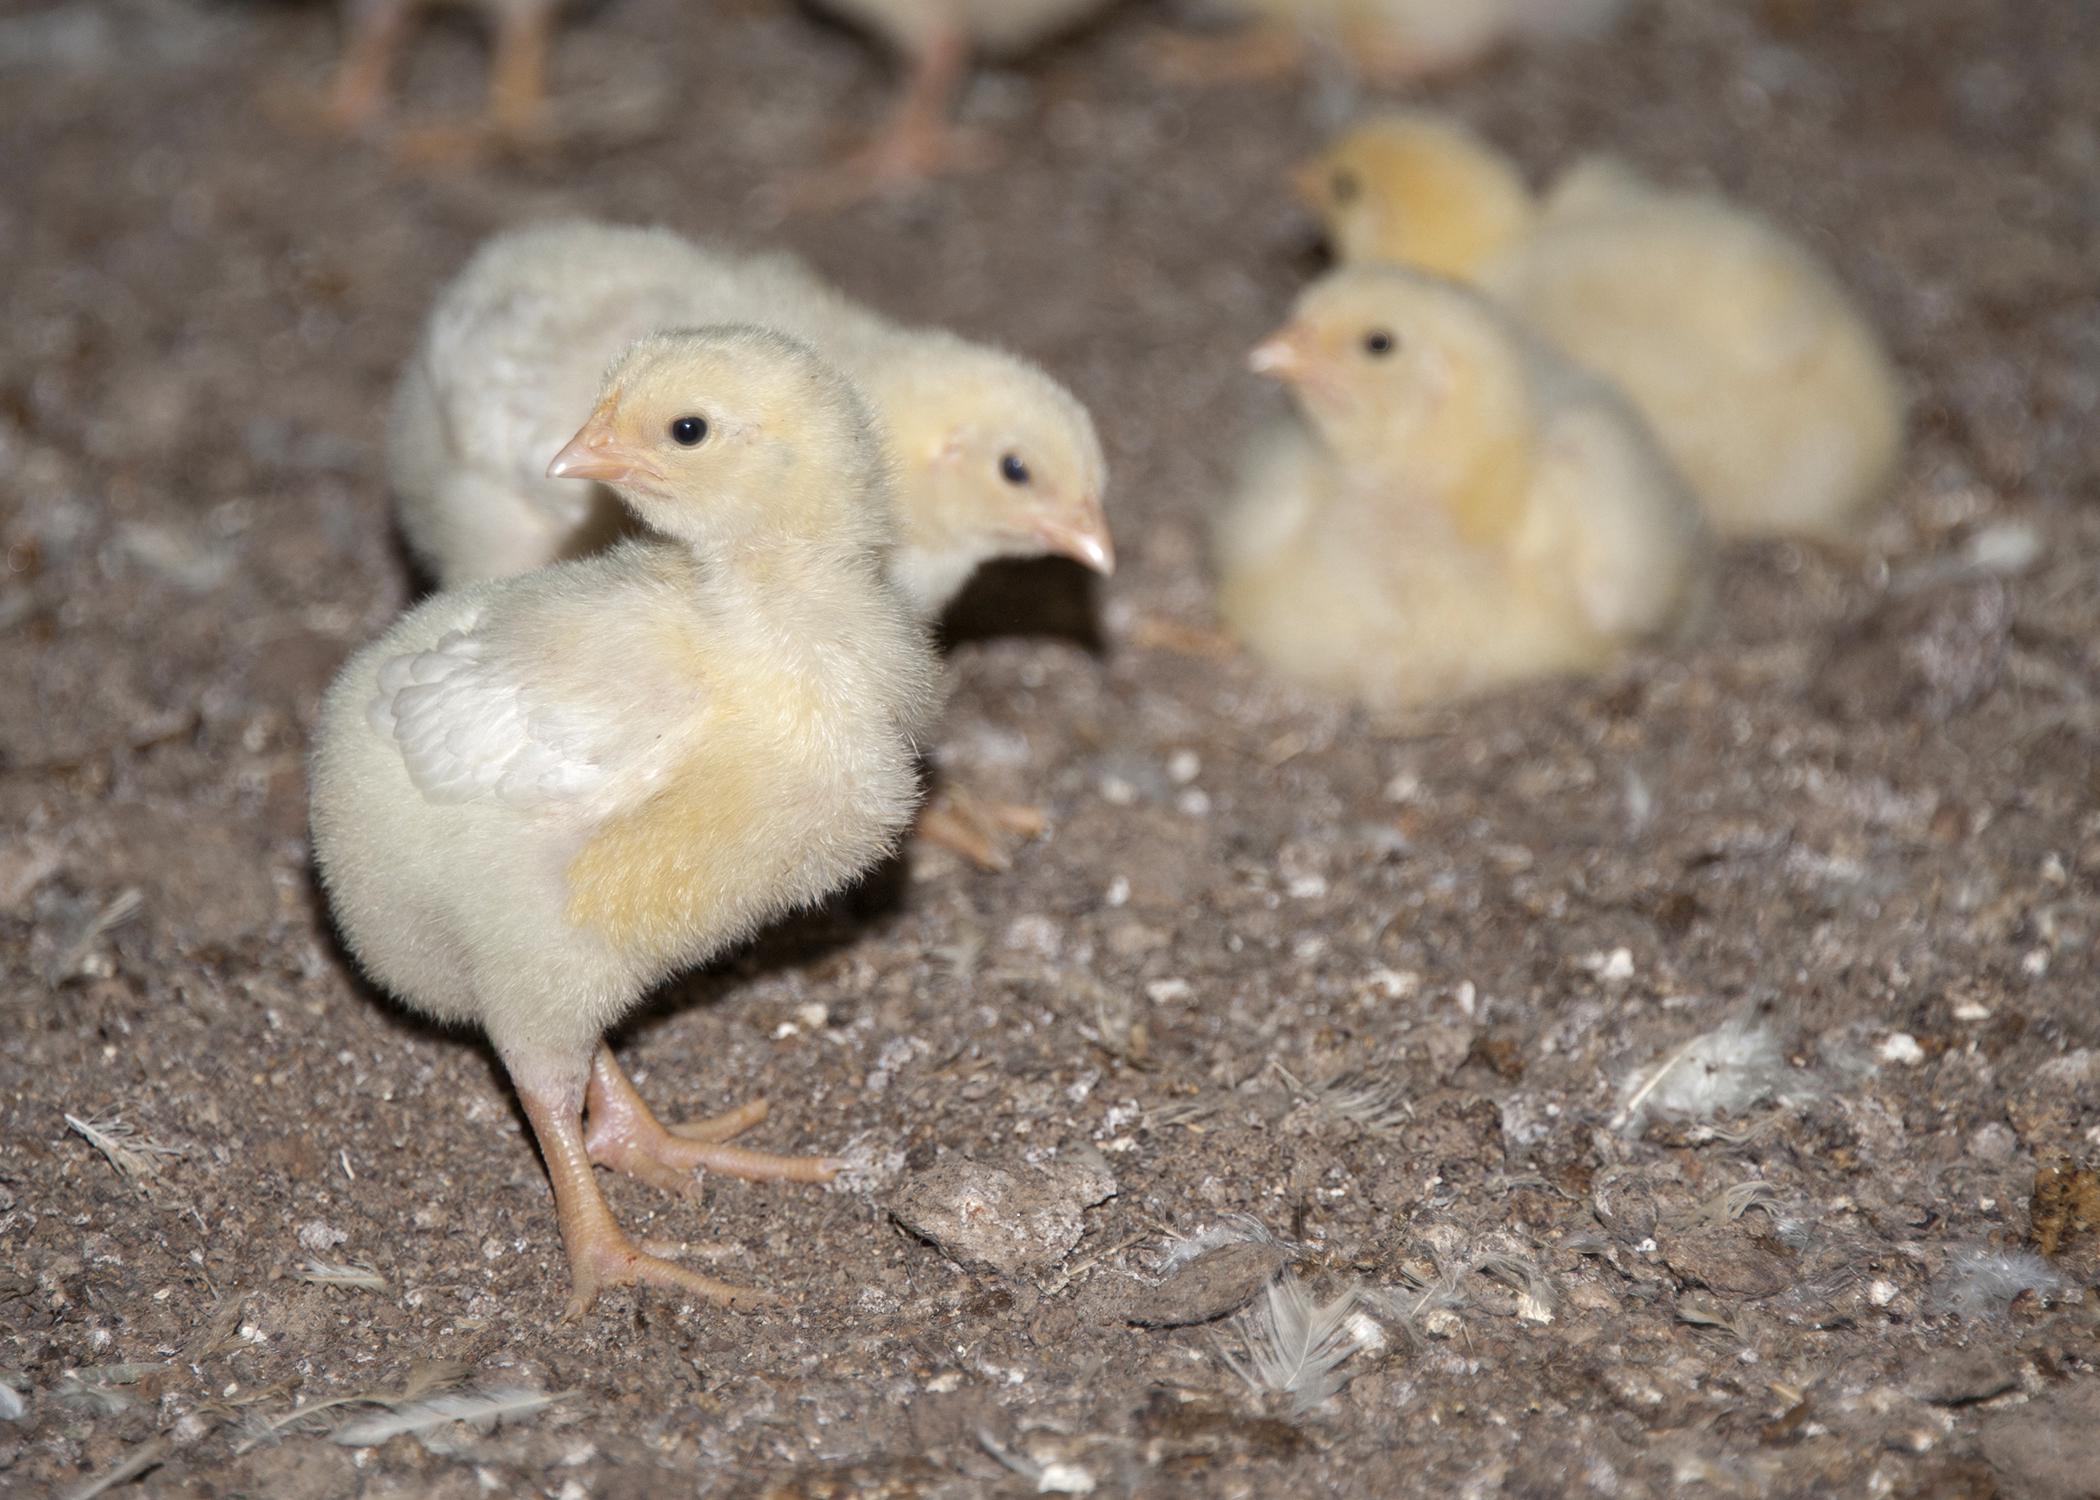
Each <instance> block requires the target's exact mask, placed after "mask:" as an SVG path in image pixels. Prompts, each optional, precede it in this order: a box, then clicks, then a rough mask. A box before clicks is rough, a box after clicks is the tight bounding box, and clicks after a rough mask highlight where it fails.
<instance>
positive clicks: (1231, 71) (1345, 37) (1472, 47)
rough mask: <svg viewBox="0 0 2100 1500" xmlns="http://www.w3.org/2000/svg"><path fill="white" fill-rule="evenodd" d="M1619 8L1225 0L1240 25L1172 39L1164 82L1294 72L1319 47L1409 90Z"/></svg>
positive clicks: (1502, 0)
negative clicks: (1506, 47)
mask: <svg viewBox="0 0 2100 1500" xmlns="http://www.w3.org/2000/svg"><path fill="white" fill-rule="evenodd" d="M1626 3H1627V0H1224V3H1223V4H1222V5H1220V6H1219V7H1217V8H1218V9H1220V10H1222V11H1223V12H1224V13H1225V15H1227V16H1228V17H1230V18H1233V19H1235V20H1237V21H1238V22H1240V23H1241V24H1240V27H1239V29H1238V30H1237V31H1236V32H1234V33H1233V34H1230V35H1227V36H1224V37H1218V38H1200V37H1199V38H1176V39H1175V40H1174V42H1173V43H1172V44H1171V45H1170V47H1169V48H1168V51H1167V53H1166V56H1165V59H1164V60H1165V63H1166V69H1165V71H1167V72H1168V73H1169V74H1170V75H1171V76H1174V77H1177V78H1179V79H1182V80H1185V81H1190V82H1206V81H1216V80H1221V79H1231V78H1249V77H1259V76H1264V75H1269V74H1275V73H1279V72H1287V71H1294V70H1297V69H1299V68H1302V67H1303V66H1304V65H1305V63H1306V61H1307V58H1308V56H1309V54H1310V53H1311V52H1312V50H1313V48H1314V47H1315V46H1318V45H1321V44H1325V45H1326V46H1328V47H1331V48H1332V49H1333V50H1334V51H1335V52H1337V53H1338V54H1339V55H1340V57H1341V58H1342V60H1343V61H1344V62H1345V63H1347V64H1348V66H1349V67H1350V69H1351V70H1352V71H1353V72H1355V73H1357V74H1359V75H1362V76H1365V77H1370V78H1374V79H1379V80H1382V81H1385V82H1391V83H1399V82H1409V81H1413V80H1417V79H1421V78H1425V77H1430V76H1433V75H1436V74H1442V73H1454V72H1457V71H1459V70H1460V69H1462V68H1466V67H1469V66H1471V65H1472V64H1474V63H1476V62H1479V61H1480V60H1481V59H1482V58H1484V57H1486V56H1487V55H1488V54H1489V53H1491V52H1493V51H1494V50H1495V49H1496V48H1497V47H1499V46H1501V45H1503V44H1504V43H1506V42H1511V41H1516V40H1522V39H1541V40H1551V39H1553V38H1572V37H1581V36H1593V35H1595V34H1597V33H1599V32H1601V31H1603V30H1604V29H1605V28H1606V27H1607V26H1609V25H1610V24H1611V23H1612V22H1613V21H1615V20H1617V19H1618V16H1619V13H1620V12H1621V11H1622V10H1624V9H1625V8H1626Z"/></svg>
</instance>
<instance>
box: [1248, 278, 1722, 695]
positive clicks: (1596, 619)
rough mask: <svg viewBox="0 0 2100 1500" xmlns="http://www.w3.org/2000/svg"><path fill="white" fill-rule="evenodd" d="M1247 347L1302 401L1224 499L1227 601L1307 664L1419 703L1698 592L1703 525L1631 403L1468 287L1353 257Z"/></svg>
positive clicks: (1555, 661)
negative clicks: (1296, 415)
mask: <svg viewBox="0 0 2100 1500" xmlns="http://www.w3.org/2000/svg"><path fill="white" fill-rule="evenodd" d="M1249 364H1250V366H1251V367H1252V368H1253V369H1254V370H1256V371H1257V372H1259V373H1261V374H1264V375H1268V376H1271V377H1274V378H1276V379H1279V380H1282V381H1284V382H1285V383H1286V384H1288V385H1289V386H1290V388H1291V392H1292V395H1293V397H1294V398H1295V401H1296V404H1297V406H1298V408H1299V411H1300V413H1301V414H1302V416H1303V418H1304V421H1303V423H1302V424H1301V423H1299V422H1295V421H1293V422H1288V423H1286V424H1284V425H1283V426H1281V427H1279V428H1277V429H1276V430H1274V431H1272V432H1270V433H1269V434H1267V435H1265V436H1264V437H1263V438H1262V439H1260V440H1259V441H1258V442H1257V444H1256V446H1255V449H1254V451H1253V453H1252V455H1251V457H1250V459H1249V461H1248V463H1247V465H1246V467H1245V469H1244V471H1243V473H1242V475H1241V479H1240V483H1239V488H1238V491H1237V493H1236V495H1235V497H1234V499H1233V500H1232V502H1231V503H1230V505H1229V506H1228V507H1227V509H1226V511H1225V512H1224V514H1223V516H1222V518H1221V521H1220V524H1219V527H1218V533H1217V556H1218V563H1219V572H1220V576H1221V598H1220V606H1221V609H1222V611H1223V613H1224V615H1225V617H1226V619H1227V620H1228V621H1230V622H1231V624H1232V625H1233V626H1234V628H1235V629H1237V630H1238V631H1239V632H1240V634H1241V635H1242V636H1243V637H1244V638H1245V639H1246V640H1247V641H1248V642H1249V643H1250V644H1251V645H1252V646H1253V647H1254V648H1255V649H1256V650H1257V651H1258V652H1259V653H1260V654H1261V655H1263V656H1264V657H1266V658H1267V659H1268V660H1269V661H1271V662H1272V663H1273V664H1275V665H1276V666H1278V667H1280V668H1282V669H1283V670H1285V671H1287V672H1289V673H1291V674H1292V675H1294V676H1297V677H1300V678H1303V679H1305V680H1307V681H1309V682H1312V683H1314V684H1315V685H1317V686H1320V687H1323V688H1325V689H1327V690H1329V691H1334V692H1342V693H1348V694H1351V695H1354V696H1357V697H1360V698H1362V699H1364V700H1366V701H1367V702H1370V703H1372V704H1374V705H1377V706H1379V707H1384V708H1397V707H1405V706H1408V705H1412V704H1418V703H1422V702H1425V701H1429V700H1432V699H1440V698H1453V697H1462V696H1466V695H1468V694H1472V693H1477V692H1481V691H1484V690H1486V689H1490V688H1494V687H1497V686H1500V685H1502V684H1505V683H1510V682H1514V681H1518V680H1521V679H1524V678H1529V677H1536V676H1541V675H1546V674H1551V673H1557V672H1569V671H1583V670H1590V669H1594V668H1596V667H1599V666H1601V665H1603V664H1604V663H1606V662H1607V661H1609V660H1610V659H1611V658H1612V657H1613V656H1615V655H1616V654H1618V653H1619V652H1621V651H1622V650H1624V649H1625V647H1626V646H1628V645H1629V644H1630V643H1632V642H1635V641H1638V640H1641V639H1644V638H1648V637H1654V636H1659V635H1664V634H1667V633H1669V632H1671V631H1673V630H1675V629H1678V628H1681V627H1684V626H1687V625H1689V624H1690V623H1692V622H1693V621H1694V620H1695V618H1696V616H1697V614H1698V613H1699V611H1700V609H1701V607H1702V604H1703V600H1704V597H1705V592H1706V587H1707V563H1708V556H1709V550H1710V549H1709V544H1708V540H1707V536H1706V532H1705V528H1704V526H1703V525H1702V523H1701V521H1700V519H1699V514H1698V510H1697V507H1696V506H1695V505H1694V504H1693V502H1692V501H1691V499H1690V497H1689V496H1688V495H1687V494H1686V492H1685V490H1684V488H1683V485H1682V483H1681V481H1679V480H1678V478H1677V477H1676V475H1675V474H1674V473H1672V471H1671V469H1670V467H1669V464H1668V463H1667V461H1665V460H1664V459H1663V457H1662V456H1661V454H1660V453H1658V452H1657V450H1656V448H1655V446H1654V444H1653V442H1652V441H1651V440H1650V438H1649V437H1648V435H1647V432H1646V430H1645V429H1644V428H1643V427H1642V425H1641V423H1640V421H1639V419H1638V418H1637V417H1635V416H1634V415H1633V414H1632V413H1631V412H1630V411H1628V410H1627V408H1626V407H1625V406H1624V405H1623V404H1622V403H1621V402H1620V401H1619V400H1618V399H1617V398H1616V397H1615V396H1614V395H1613V394H1612V393H1611V392H1610V391H1609V390H1608V389H1606V388H1605V387H1604V386H1603V385H1602V384H1601V383H1600V382H1598V381H1595V380H1593V379H1591V378H1589V377H1588V376H1586V375H1584V374H1582V373H1581V372H1580V371H1578V370H1575V369H1573V368H1572V367H1570V366H1569V365H1567V364H1566V362H1565V361H1562V360H1560V359H1558V358H1557V357H1555V356H1554V355H1553V354H1552V353H1551V351H1549V350H1547V349H1546V348H1544V347H1543V346H1542V345H1539V344H1537V343H1536V342H1535V341H1532V340H1530V339H1528V338H1527V337H1526V335H1525V334H1524V333H1523V332H1522V330H1521V329H1519V328H1518V327H1517V326H1516V325H1515V324H1514V323H1512V322H1511V321H1510V320H1509V319H1508V318H1507V316H1506V315H1504V314H1503V313H1501V312H1500V311H1499V310H1497V309H1496V308H1495V307H1494V306H1493V305H1492V304H1491V303H1489V302H1488V301H1487V300H1486V299H1485V298H1483V297H1481V296H1480V295H1478V294H1477V293H1475V292H1473V291H1471V290H1469V289H1467V288H1465V287H1463V286H1460V285H1458V284H1456V283H1453V282H1450V281H1446V280H1443V279H1441V278H1437V277H1432V276H1427V275H1423V274H1421V273H1419V272H1414V271H1409V270H1403V269H1399V268H1396V267H1362V268H1358V267H1349V268H1344V269H1342V270H1339V271H1335V272H1333V273H1331V274H1329V275H1328V276H1326V277H1323V278H1322V279H1321V280H1319V281H1317V282H1315V283H1314V284H1313V285H1312V286H1310V287H1308V288H1307V289H1306V291H1305V293H1304V295H1303V296H1301V297H1300V299H1299V301H1298V305H1297V307H1296V309H1295V311H1294V312H1293V314H1292V316H1291V319H1290V322H1289V323H1288V324H1287V325H1286V326H1285V327H1284V328H1283V329H1282V330H1281V331H1279V332H1278V333H1277V334H1275V335H1274V336H1273V337H1271V338H1270V339H1269V340H1268V341H1267V342H1265V343H1263V344H1262V345H1261V346H1260V347H1259V348H1257V349H1256V350H1255V351H1254V353H1253V355H1252V356H1251V357H1250V360H1249Z"/></svg>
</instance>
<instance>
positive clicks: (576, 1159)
mask: <svg viewBox="0 0 2100 1500" xmlns="http://www.w3.org/2000/svg"><path fill="white" fill-rule="evenodd" d="M538 1071H539V1070H530V1071H527V1070H520V1069H517V1068H513V1069H512V1073H511V1076H512V1079H513V1081H514V1082H515V1083H516V1084H517V1086H518V1099H519V1102H520V1103H522V1104H523V1105H524V1106H525V1118H526V1119H527V1120H529V1121H530V1122H531V1123H532V1130H533V1134H534V1135H535V1136H537V1137H538V1138H539V1143H540V1154H541V1155H542V1156H543V1157H545V1159H546V1162H547V1176H548V1179H549V1180H550V1181H551V1182H552V1183H553V1184H554V1212H555V1217H556V1219H557V1220H558V1221H559V1223H560V1225H561V1239H562V1247H563V1248H564V1249H565V1250H566V1251H567V1252H568V1257H569V1287H570V1295H569V1302H568V1306H567V1308H566V1309H565V1310H564V1312H563V1314H562V1321H563V1322H565V1323H573V1322H575V1321H577V1320H578V1319H580V1318H581V1317H583V1316H584V1314H586V1313H588V1312H589V1311H590V1310H591V1307H592V1305H593V1304H594V1303H595V1302H596V1301H597V1300H598V1293H599V1292H601V1291H603V1290H604V1289H605V1288H606V1287H609V1286H637V1285H648V1286H660V1287H667V1288H670V1289H671V1290H673V1291H683V1292H689V1293H691V1294H693V1295H694V1296H698V1297H704V1298H706V1299H707V1300H708V1301H710V1302H718V1303H720V1304H722V1305H723V1306H724V1307H732V1308H751V1307H760V1306H765V1305H767V1304H769V1303H772V1302H775V1301H777V1300H778V1299H777V1298H776V1297H774V1296H773V1295H772V1294H771V1293H768V1292H761V1291H755V1290H752V1289H750V1288H747V1287H739V1286H732V1285H730V1284H729V1283H727V1282H722V1281H716V1280H715V1279H714V1278H713V1277H711V1276H702V1275H701V1274H700V1273H699V1272H697V1271H688V1270H687V1269H685V1267H683V1266H679V1265H674V1264H672V1263H671V1262H670V1261H668V1260H665V1259H663V1258H662V1257H660V1256H655V1255H650V1254H648V1253H646V1252H645V1251H643V1250H641V1249H639V1248H637V1247H636V1245H635V1243H634V1242H633V1241H632V1240H630V1239H628V1237H627V1234H626V1231H624V1230H622V1229H621V1228H620V1226H619V1224H618V1223H617V1222H616V1221H615V1220H614V1219H613V1216H612V1210H611V1209H610V1208H608V1207H607V1206H606V1203H605V1195H604V1194H603V1193H601V1192H599V1191H598V1182H597V1179H596V1178H595V1177H593V1176H592V1175H591V1161H590V1154H589V1151H588V1150H587V1148H586V1147H585V1145H584V1140H583V1128H582V1118H581V1115H580V1113H579V1111H578V1109H577V1105H578V1104H579V1103H580V1098H579V1094H580V1092H581V1091H580V1090H578V1089H577V1088H575V1087H574V1086H573V1085H572V1084H570V1083H569V1081H568V1080H567V1079H566V1078H560V1079H556V1080H554V1081H542V1080H541V1079H540V1078H539V1077H538V1076H537V1074H538ZM551 1076H552V1075H550V1077H551Z"/></svg>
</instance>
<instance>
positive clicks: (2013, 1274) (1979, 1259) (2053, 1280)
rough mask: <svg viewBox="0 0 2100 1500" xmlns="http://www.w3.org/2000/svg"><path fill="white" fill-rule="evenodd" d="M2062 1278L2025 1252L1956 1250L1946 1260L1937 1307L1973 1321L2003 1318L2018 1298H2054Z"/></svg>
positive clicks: (2033, 1255)
mask: <svg viewBox="0 0 2100 1500" xmlns="http://www.w3.org/2000/svg"><path fill="white" fill-rule="evenodd" d="M2065 1284H2066V1283H2065V1281H2064V1279H2063V1277H2061V1276H2059V1275H2057V1274H2056V1272H2055V1270H2054V1269H2052V1268H2051V1267H2050V1265H2049V1262H2047V1261H2046V1260H2043V1259H2042V1258H2041V1257H2040V1256H2039V1255H2036V1254H2033V1253H2032V1252H2030V1251H2026V1250H1991V1249H1968V1250H1957V1251H1955V1252H1954V1254H1953V1255H1952V1256H1951V1257H1950V1258H1949V1259H1948V1261H1947V1270H1946V1275H1945V1277H1944V1279H1943V1281H1942V1283H1941V1286H1940V1289H1939V1301H1940V1304H1941V1305H1942V1306H1944V1307H1946V1308H1948V1309H1949V1310H1950V1311H1953V1312H1957V1313H1960V1314H1961V1315H1962V1317H1964V1318H1966V1319H1969V1320H1970V1321H1972V1322H1980V1321H1983V1320H1985V1319H1994V1318H2002V1317H2004V1316H2005V1314H2006V1313H2007V1312H2008V1311H2010V1310H2011V1308H2012V1305H2013V1303H2015V1302H2016V1301H2018V1300H2019V1299H2020V1298H2021V1297H2023V1296H2026V1295H2028V1294H2030V1293H2031V1294H2033V1295H2034V1296H2036V1297H2053V1296H2055V1295H2056V1294H2057V1293H2059V1292H2061V1291H2063V1290H2064V1287H2065Z"/></svg>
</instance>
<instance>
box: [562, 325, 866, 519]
mask: <svg viewBox="0 0 2100 1500" xmlns="http://www.w3.org/2000/svg"><path fill="white" fill-rule="evenodd" d="M885 464H886V460H885V458H884V455H883V453H882V447H881V441H880V439H879V437H878V436H877V434H876V429H875V426H874V422H873V420H872V418H871V417H870V416H869V413H868V408H867V406H866V404H865V402H863V401H862V399H861V397H860V395H859V393H858V392H857V391H856V390H855V389H854V387H853V385H852V383H851V382H850V381H848V380H847V379H846V377H845V376H844V375H842V374H840V373H839V372H838V371H837V370H836V369H834V368H833V367H832V366H831V365H830V364H829V363H828V362H826V361H825V360H824V359H823V358H822V357H820V356H819V355H818V354H817V353H816V351H815V350H813V349H811V348H810V347H809V346H808V345H806V344H803V343H800V342H798V341H797V340H794V339H791V338H788V337H786V336H784V335H782V334H778V333H774V332H772V331H770V330H768V329H761V328H749V327H742V326H735V325H724V326H719V327H712V328H701V329H693V330H679V331H672V332H665V333H656V334H651V335H649V336H648V337H647V338H644V339H640V340H638V341H637V342H635V343H634V344H633V345H631V346H630V347H629V348H628V349H627V350H626V352H625V353H623V354H621V355H620V356H619V357H618V358H617V359H616V360H614V362H613V365H612V368H611V369H610V370H608V371H607V373H606V377H605V384H604V386H603V388H602V389H601V391H600V393H599V397H598V404H597V407H596V408H595V409H594V410H593V411H592V413H591V417H590V420H589V421H587V422H585V423H584V425H583V427H582V429H581V430H580V431H578V433H577V434H576V436H575V437H574V438H572V439H570V440H569V443H568V444H567V446H565V447H564V448H563V449H562V450H561V451H560V452H559V453H557V454H556V455H555V456H554V460H553V462H552V463H550V464H549V465H548V466H547V473H548V474H549V475H550V476H551V477H553V478H556V479H588V480H596V481H598V482H599V483H602V484H607V485H610V486H612V488H613V489H615V490H617V491H618V492H619V494H620V496H621V498H622V499H623V500H625V501H626V502H627V504H628V505H629V506H631V507H632V508H633V509H634V511H635V513H636V514H637V515H639V516H640V517H641V518H642V520H643V521H645V522H647V523H648V524H649V525H650V526H651V527H653V528H655V529H656V530H657V531H659V532H662V533H663V534H664V535H666V536H671V537H675V538H678V539H680V540H682V541H687V542H692V543H697V544H704V545H722V544H729V543H734V542H735V541H737V540H740V539H743V538H747V537H749V536H752V535H754V534H756V533H759V532H767V531H771V532H779V533H784V534H791V535H796V536H810V537H825V538H831V539H836V540H839V541H841V542H844V543H847V544H849V545H859V544H869V545H873V544H876V543H879V541H880V540H881V539H882V538H883V536H884V535H885V527H886V526H887V525H888V515H887V508H886V504H885V501H886V498H887V487H886V485H885V483H884V480H885V479H886V476H887V469H886V467H885Z"/></svg>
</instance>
